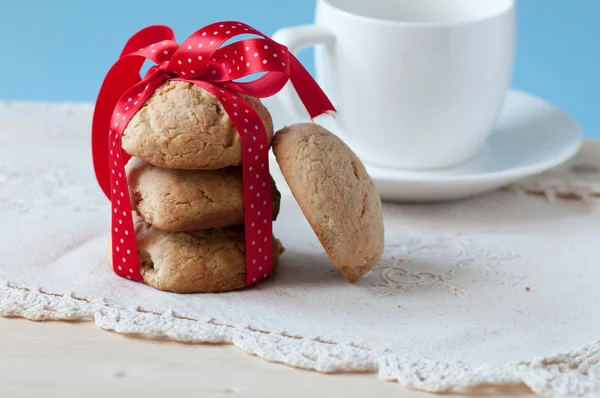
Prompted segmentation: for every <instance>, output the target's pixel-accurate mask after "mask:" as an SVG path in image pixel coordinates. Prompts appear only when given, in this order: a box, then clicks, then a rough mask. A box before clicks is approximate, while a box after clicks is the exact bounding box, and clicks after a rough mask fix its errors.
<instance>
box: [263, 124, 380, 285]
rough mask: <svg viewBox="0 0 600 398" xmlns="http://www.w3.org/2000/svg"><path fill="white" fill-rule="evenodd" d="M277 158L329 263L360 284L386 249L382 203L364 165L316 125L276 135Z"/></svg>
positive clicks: (285, 129)
mask: <svg viewBox="0 0 600 398" xmlns="http://www.w3.org/2000/svg"><path fill="white" fill-rule="evenodd" d="M273 152H274V153H275V157H276V158H277V162H278V163H279V166H280V168H281V172H282V174H283V177H284V178H285V180H286V182H287V184H288V185H289V187H290V190H291V191H292V194H293V195H294V197H295V198H296V201H297V202H298V204H299V205H300V208H301V209H302V212H303V213H304V215H305V217H306V219H307V220H308V222H309V224H310V225H311V227H312V228H313V230H314V231H315V233H316V235H317V237H318V238H319V240H320V242H321V244H322V245H323V247H324V249H325V251H326V252H327V255H328V256H329V258H330V260H331V261H332V262H333V264H334V265H335V266H337V267H338V268H340V270H341V271H342V273H343V274H344V276H345V277H346V278H347V279H348V280H349V281H350V282H355V281H356V280H358V279H359V278H360V277H361V276H363V275H364V274H366V273H367V272H368V271H369V270H370V269H371V268H373V267H374V266H375V264H376V263H377V261H378V260H379V258H380V257H381V255H382V254H383V246H384V229H383V218H382V213H381V199H380V198H379V194H378V193H377V190H376V189H375V185H374V184H373V181H372V180H371V177H370V176H369V175H368V174H367V171H366V170H365V167H364V165H363V164H362V162H361V161H360V160H359V159H358V157H357V156H356V155H355V154H354V152H352V151H351V150H350V148H348V146H346V144H344V142H343V141H342V140H340V139H339V138H338V137H336V136H335V135H333V134H331V133H330V132H329V131H327V130H325V129H324V128H323V127H321V126H319V125H316V124H313V123H304V124H296V125H293V126H289V127H286V128H284V129H282V130H280V131H279V132H277V133H276V134H275V139H274V142H273Z"/></svg>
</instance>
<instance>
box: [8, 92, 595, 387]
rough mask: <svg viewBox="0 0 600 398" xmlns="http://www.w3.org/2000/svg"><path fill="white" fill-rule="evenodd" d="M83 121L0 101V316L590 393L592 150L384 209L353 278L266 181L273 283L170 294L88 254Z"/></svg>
mask: <svg viewBox="0 0 600 398" xmlns="http://www.w3.org/2000/svg"><path fill="white" fill-rule="evenodd" d="M90 120H91V107H89V106H71V105H56V106H55V105H46V104H24V103H21V104H10V103H2V104H0V148H1V149H0V151H1V153H2V154H1V156H0V212H1V214H2V220H3V226H4V228H3V229H2V230H0V231H1V232H0V234H1V236H0V315H4V316H20V317H25V318H29V319H34V320H54V319H60V320H80V319H87V320H94V321H95V322H96V324H97V325H98V326H100V327H101V328H104V329H107V330H113V331H116V332H119V333H136V334H143V335H147V336H152V337H166V338H169V339H173V340H179V341H187V342H224V343H230V344H234V345H235V346H237V347H239V348H240V349H242V350H244V351H246V352H248V353H251V354H254V355H257V356H259V357H261V358H264V359H266V360H269V361H274V362H281V363H286V364H288V365H291V366H295V367H300V368H306V369H314V370H317V371H320V372H337V371H348V372H350V371H368V372H378V373H379V375H380V377H381V378H382V379H383V380H395V381H398V382H400V383H402V384H404V385H407V386H409V387H411V388H416V389H422V390H427V391H436V392H442V391H463V390H465V389H468V388H469V387H472V386H476V385H479V384H490V383H491V384H515V383H524V384H526V385H527V386H529V387H530V388H531V389H532V390H533V391H535V392H536V393H538V394H542V395H548V396H589V397H593V396H598V395H599V394H600V364H599V363H598V362H599V360H600V341H598V338H600V335H599V334H598V330H600V319H599V317H598V314H599V313H600V300H599V299H598V295H597V286H598V284H599V283H600V267H597V265H596V264H597V261H596V259H597V257H598V256H597V242H598V238H599V232H598V228H597V225H598V222H599V221H600V213H599V212H598V209H597V199H596V198H595V195H594V194H593V193H594V192H595V191H596V190H597V186H596V185H595V184H596V182H597V180H598V178H597V176H596V171H595V168H596V167H598V164H597V161H596V160H595V159H597V158H600V156H597V155H600V146H598V145H597V144H595V143H587V144H586V145H585V146H584V148H583V150H582V154H581V155H580V156H578V157H577V158H576V159H574V160H573V161H572V162H570V163H569V164H567V165H565V166H564V167H563V168H561V169H557V170H555V171H552V172H549V173H547V174H546V175H542V176H540V177H539V178H538V179H530V180H527V181H523V182H522V183H520V184H518V185H517V186H515V187H512V188H510V189H506V190H502V191H498V192H495V193H491V194H489V195H486V196H485V197H480V198H474V199H471V200H468V201H464V202H457V203H448V204H430V205H394V204H386V205H385V206H384V213H385V220H386V252H385V254H384V257H383V258H382V260H381V262H380V264H379V265H378V266H377V267H376V268H375V269H374V270H373V271H372V272H371V273H369V274H368V275H366V276H365V277H364V278H363V279H362V280H360V281H359V282H358V283H356V284H354V285H350V284H348V283H347V282H346V281H345V280H344V278H343V277H342V276H341V275H340V274H339V272H338V271H337V269H336V268H334V267H333V266H332V265H331V264H330V262H329V261H328V259H327V256H326V255H325V253H324V252H323V249H322V248H321V247H320V245H319V243H318V241H317V240H316V237H314V235H313V234H312V233H311V232H310V231H311V230H310V227H309V226H308V224H307V223H306V221H305V219H304V218H303V216H302V214H301V212H300V210H299V209H298V207H297V206H296V205H295V203H294V201H293V200H292V198H291V197H290V196H289V195H288V194H286V193H285V192H286V190H285V189H282V191H283V192H284V194H283V200H282V212H281V215H280V216H279V218H278V222H277V223H276V224H275V228H276V230H275V234H276V236H277V237H278V238H280V239H281V240H282V242H283V244H284V245H285V247H286V249H287V250H286V252H285V254H284V255H283V257H282V259H281V261H282V262H281V265H280V269H279V271H278V274H277V276H276V277H275V278H273V279H270V280H268V281H265V282H262V283H259V284H257V285H256V286H254V287H252V288H250V289H247V290H243V291H239V292H234V293H226V294H207V295H174V294H168V293H163V292H158V291H155V290H153V289H151V288H149V287H147V286H144V285H141V284H137V283H133V282H128V281H126V280H124V279H122V278H119V277H117V276H115V275H114V274H113V273H112V271H111V269H110V267H109V266H108V265H106V263H105V258H104V255H105V250H106V240H107V235H108V228H109V212H110V209H109V205H108V203H107V202H106V200H105V199H104V197H103V196H102V194H101V192H100V190H99V189H98V188H97V187H96V183H95V180H94V177H93V173H92V165H91V159H90V150H89V124H90ZM23 154H26V156H23ZM595 154H597V155H595ZM274 167H276V166H274ZM598 169H600V167H598ZM274 170H276V169H274ZM565 181H567V182H565ZM278 184H279V185H280V188H284V186H283V185H282V184H283V182H282V181H281V180H278ZM561 184H562V185H561ZM535 186H537V187H543V189H541V191H543V192H542V193H540V192H537V191H535V190H534V189H532V188H531V187H535ZM557 187H558V188H557ZM571 188H574V189H573V190H572V192H571V191H569V189H571ZM552 190H554V191H556V192H557V194H556V195H553V194H552V193H550V194H548V192H551V191H552ZM585 190H587V191H589V192H591V193H592V194H591V195H587V196H585V195H583V196H582V195H581V192H583V191H585ZM569 193H573V195H569ZM547 199H552V200H547ZM7 226H10V228H9V227H7Z"/></svg>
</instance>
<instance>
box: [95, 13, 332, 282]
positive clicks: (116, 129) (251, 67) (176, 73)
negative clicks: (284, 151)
mask: <svg viewBox="0 0 600 398" xmlns="http://www.w3.org/2000/svg"><path fill="white" fill-rule="evenodd" d="M244 34H251V35H254V36H258V37H256V38H251V39H246V40H240V41H237V42H233V43H231V44H228V45H226V46H222V45H223V44H224V43H225V42H226V41H228V40H230V39H232V38H234V37H236V36H238V35H244ZM146 59H148V60H150V61H153V62H154V63H155V64H156V65H154V66H152V67H151V68H150V69H149V70H148V72H147V73H146V76H145V77H144V78H143V79H142V78H141V77H140V69H141V68H142V65H143V63H144V61H145V60H146ZM256 73H264V74H263V75H262V76H261V77H259V78H258V79H256V80H253V81H246V82H238V81H237V80H238V79H241V78H243V77H245V76H248V75H253V74H256ZM168 80H174V81H184V82H189V83H193V84H196V85H198V86H200V87H202V88H204V89H205V90H207V91H209V92H210V93H211V94H213V95H214V96H216V97H217V98H218V100H219V101H220V102H221V104H222V106H223V109H224V110H225V112H226V113H227V115H228V116H229V117H230V119H231V120H232V122H233V124H234V126H235V127H236V129H237V131H238V132H239V134H240V138H241V143H242V168H243V172H242V177H243V186H244V212H245V216H244V218H245V220H244V222H245V233H246V235H245V236H246V269H247V271H246V285H251V284H252V283H254V282H257V281H258V280H260V279H262V278H265V277H267V276H268V275H269V274H270V273H271V269H272V258H271V256H272V236H273V235H272V211H271V209H272V202H271V183H270V181H271V180H270V175H269V161H268V160H269V158H268V151H269V143H268V139H267V133H266V130H265V127H264V125H263V123H262V121H261V119H260V117H259V116H258V114H257V113H256V112H255V110H254V109H252V107H251V106H250V105H249V104H248V102H246V101H245V100H244V99H243V98H242V97H241V96H239V94H240V93H243V94H247V95H250V96H253V97H258V98H265V97H269V96H271V95H274V94H276V93H277V92H278V91H279V90H281V89H282V88H283V86H284V85H285V84H286V83H287V81H288V80H290V81H291V82H292V84H293V86H294V88H295V89H296V91H297V93H298V95H299V97H300V99H301V100H302V102H303V103H304V105H305V107H306V109H307V110H308V113H309V114H310V116H311V118H314V117H316V116H318V115H320V114H323V113H326V112H328V111H334V108H333V105H332V104H331V102H330V101H329V99H328V98H327V97H326V96H325V94H324V93H323V91H322V90H321V88H320V87H319V85H318V84H317V83H316V82H315V80H314V79H313V78H312V77H311V76H310V74H309V73H308V72H307V71H306V70H305V69H304V67H303V66H302V65H301V64H300V62H299V61H298V59H297V58H296V57H295V56H294V55H293V54H290V53H289V51H288V49H287V48H286V47H285V46H283V45H281V44H279V43H277V42H275V41H273V40H271V39H269V38H268V37H267V36H265V35H264V34H262V33H260V32H259V31H257V30H256V29H254V28H252V27H251V26H248V25H246V24H243V23H240V22H231V21H227V22H217V23H214V24H212V25H208V26H206V27H204V28H202V29H200V30H198V31H197V32H195V33H194V34H192V35H191V36H190V37H188V38H187V39H186V40H185V41H184V42H183V43H182V44H181V45H179V44H177V42H176V41H175V36H174V34H173V31H172V29H171V28H169V27H167V26H160V25H157V26H150V27H147V28H145V29H142V30H141V31H139V32H138V33H136V34H135V35H133V36H132V37H131V38H130V39H129V41H128V42H127V44H126V45H125V48H124V49H123V52H122V53H121V56H120V58H119V60H118V61H117V62H116V63H115V64H114V65H113V67H112V68H111V69H110V70H109V72H108V74H107V76H106V78H105V79H104V82H103V83H102V87H101V89H100V93H99V94H98V99H97V102H96V108H95V110H94V119H93V124H92V153H93V160H94V170H95V173H96V178H97V180H98V183H99V185H100V187H101V188H102V190H103V191H104V193H105V195H106V196H107V197H108V198H109V199H110V200H111V204H112V206H111V213H112V226H111V231H112V232H111V234H112V259H113V269H114V271H115V273H117V275H120V276H122V277H126V278H128V279H133V280H136V281H143V279H142V276H141V272H140V267H139V264H138V253H137V248H136V237H135V230H134V225H133V218H132V214H131V212H132V209H131V202H130V198H129V189H128V185H127V177H126V173H125V164H126V163H127V161H128V160H129V159H130V156H129V155H128V154H127V153H125V152H124V151H123V150H122V148H121V139H122V135H123V131H124V130H125V127H126V126H127V124H128V123H129V121H130V120H131V118H132V117H133V116H134V115H135V113H136V112H137V111H138V110H139V109H140V108H141V107H142V106H143V104H144V103H145V102H146V100H147V99H148V98H150V96H151V95H152V94H153V93H154V91H155V90H156V89H157V88H158V87H160V86H161V85H162V84H163V83H165V82H166V81H168Z"/></svg>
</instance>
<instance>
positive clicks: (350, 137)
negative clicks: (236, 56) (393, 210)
mask: <svg viewBox="0 0 600 398" xmlns="http://www.w3.org/2000/svg"><path fill="white" fill-rule="evenodd" d="M514 9H515V5H514V0H317V10H316V22H315V25H310V26H298V27H290V28H284V29H281V30H280V31H278V32H277V33H275V35H274V36H273V38H274V40H276V41H278V42H280V43H281V44H284V45H286V46H287V47H288V48H289V49H290V51H292V52H293V53H298V52H299V51H300V50H301V49H302V48H304V47H308V46H312V45H317V47H316V49H315V61H316V74H317V81H318V83H319V84H320V85H321V87H322V88H323V90H324V91H325V93H326V94H327V95H328V96H329V97H330V99H331V100H332V102H333V104H334V106H335V107H336V108H337V111H338V114H337V118H336V122H335V126H336V128H337V130H336V131H339V132H340V135H341V137H342V138H343V139H345V140H347V141H348V142H349V144H350V146H351V147H352V148H353V149H354V150H355V151H356V152H357V155H358V156H359V157H360V158H361V159H363V160H364V161H365V162H367V163H371V164H374V165H379V166H385V167H393V168H402V169H434V168H443V167H448V166H452V165H455V164H458V163H462V162H464V161H466V160H468V159H469V158H471V157H472V156H473V155H475V153H476V152H477V151H478V149H480V148H481V146H482V145H483V144H484V142H485V140H486V138H487V137H488V136H489V134H490V133H491V131H492V127H493V125H494V122H495V120H496V118H497V116H498V114H499V113H500V111H501V108H502V105H503V102H504V98H505V94H506V92H507V89H508V88H509V85H510V80H511V75H512V71H513V63H514V53H515V10H514ZM278 98H279V99H280V100H281V101H282V103H283V104H284V106H285V107H286V108H287V110H288V111H289V112H291V113H292V114H294V115H295V116H299V115H305V111H303V110H302V109H303V108H302V106H301V104H300V103H299V100H298V98H297V95H296V94H295V92H293V89H292V86H291V85H290V84H288V85H287V86H286V87H285V89H284V90H282V92H281V93H280V94H279V96H278Z"/></svg>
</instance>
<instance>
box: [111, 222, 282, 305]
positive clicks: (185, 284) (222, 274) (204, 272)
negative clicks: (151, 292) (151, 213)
mask: <svg viewBox="0 0 600 398" xmlns="http://www.w3.org/2000/svg"><path fill="white" fill-rule="evenodd" d="M134 224H135V230H136V238H137V249H138V260H139V264H140V269H141V274H142V277H143V279H144V282H145V283H146V284H148V285H150V286H152V287H154V288H155V289H158V290H164V291H168V292H173V293H216V292H225V291H230V290H235V289H241V288H243V287H244V286H245V285H246V250H245V241H244V228H243V227H231V228H216V229H210V230H201V231H188V232H166V231H161V230H159V229H157V228H154V227H151V226H149V225H148V224H147V223H145V222H144V221H143V220H142V219H141V217H139V216H138V215H135V212H134ZM107 252H108V253H107V254H108V263H109V265H111V266H112V251H111V245H110V239H109V244H108V250H107ZM281 253H283V247H282V246H281V244H280V242H279V241H278V240H277V239H275V238H273V270H274V271H275V269H276V266H277V264H278V261H279V255H280V254H281Z"/></svg>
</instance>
